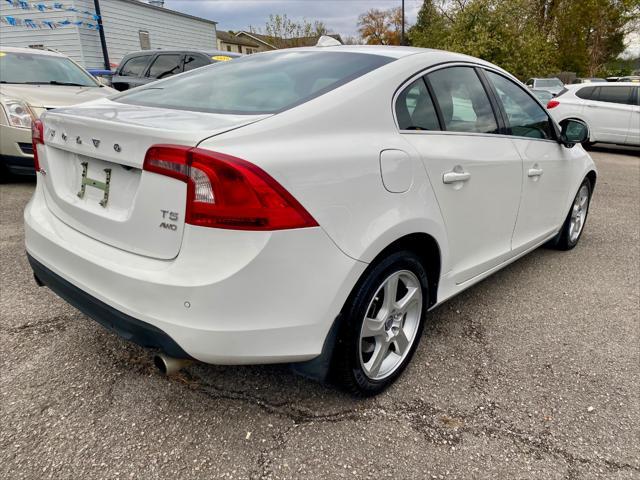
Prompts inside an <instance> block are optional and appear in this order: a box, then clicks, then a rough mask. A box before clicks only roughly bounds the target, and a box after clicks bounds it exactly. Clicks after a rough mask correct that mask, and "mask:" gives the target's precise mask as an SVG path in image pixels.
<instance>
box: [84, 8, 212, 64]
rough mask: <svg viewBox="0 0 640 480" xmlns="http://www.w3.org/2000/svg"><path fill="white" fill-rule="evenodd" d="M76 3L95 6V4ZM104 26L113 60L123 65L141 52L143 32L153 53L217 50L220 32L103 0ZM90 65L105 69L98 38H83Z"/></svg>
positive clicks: (177, 17) (154, 11)
mask: <svg viewBox="0 0 640 480" xmlns="http://www.w3.org/2000/svg"><path fill="white" fill-rule="evenodd" d="M76 3H84V4H87V5H93V1H92V0H76ZM100 10H101V11H102V23H103V26H104V33H105V37H106V39H107V48H108V51H109V60H110V61H111V62H112V63H119V62H120V60H122V57H124V56H125V55H126V54H127V53H130V52H135V51H137V50H140V49H141V47H140V36H139V32H140V30H145V31H147V32H149V39H150V43H151V48H152V49H154V50H155V49H163V50H168V49H186V48H195V49H199V50H216V48H217V41H216V28H215V24H214V23H212V22H207V21H204V20H197V19H194V18H187V17H183V16H181V15H175V14H173V13H171V11H163V10H164V9H158V8H152V7H149V6H148V5H146V4H143V3H139V2H132V1H130V0H129V1H128V0H101V2H100ZM82 42H83V50H84V51H85V57H86V59H87V64H89V63H91V64H94V63H96V62H97V63H98V64H97V65H96V67H101V66H102V50H101V48H100V39H99V37H98V36H97V35H96V38H95V40H93V41H92V40H91V37H89V36H87V37H86V38H85V37H84V36H83V37H82Z"/></svg>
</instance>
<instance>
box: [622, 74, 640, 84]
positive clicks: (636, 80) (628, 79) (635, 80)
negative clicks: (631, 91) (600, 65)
mask: <svg viewBox="0 0 640 480" xmlns="http://www.w3.org/2000/svg"><path fill="white" fill-rule="evenodd" d="M618 82H633V83H640V75H629V76H628V77H618Z"/></svg>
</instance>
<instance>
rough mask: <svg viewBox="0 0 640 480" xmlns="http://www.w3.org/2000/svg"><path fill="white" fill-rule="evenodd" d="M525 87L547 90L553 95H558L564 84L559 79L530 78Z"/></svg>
mask: <svg viewBox="0 0 640 480" xmlns="http://www.w3.org/2000/svg"><path fill="white" fill-rule="evenodd" d="M525 85H526V86H527V87H529V88H535V89H538V90H546V91H548V92H551V93H552V94H553V95H557V94H558V93H559V92H560V91H561V90H562V88H563V87H564V84H563V83H562V81H561V80H560V79H559V78H530V79H529V80H527V81H526V83H525Z"/></svg>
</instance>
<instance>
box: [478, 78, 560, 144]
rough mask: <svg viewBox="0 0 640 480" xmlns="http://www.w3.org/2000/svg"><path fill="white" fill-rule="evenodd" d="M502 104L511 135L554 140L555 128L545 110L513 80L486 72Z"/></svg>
mask: <svg viewBox="0 0 640 480" xmlns="http://www.w3.org/2000/svg"><path fill="white" fill-rule="evenodd" d="M485 74H486V76H487V78H488V79H489V81H490V82H491V83H492V84H493V86H494V88H495V89H496V92H497V93H498V97H499V99H500V101H501V102H502V106H503V108H504V111H505V113H506V114H507V120H508V121H509V125H508V126H509V128H510V130H511V134H512V135H515V136H518V137H529V138H540V139H552V138H554V134H553V127H552V126H551V121H550V120H549V116H548V115H547V113H546V112H545V111H544V109H543V108H542V107H541V106H540V105H539V104H538V102H536V101H535V100H534V99H533V98H531V97H530V96H529V94H528V93H527V92H525V91H524V90H522V89H521V88H520V87H519V86H518V85H516V84H515V83H513V82H512V81H511V80H509V79H507V78H505V77H503V76H502V75H498V74H497V73H494V72H490V71H485Z"/></svg>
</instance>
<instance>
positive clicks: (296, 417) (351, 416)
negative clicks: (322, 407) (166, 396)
mask: <svg viewBox="0 0 640 480" xmlns="http://www.w3.org/2000/svg"><path fill="white" fill-rule="evenodd" d="M178 379H179V381H182V382H183V383H187V384H188V385H189V386H190V387H191V388H193V389H195V390H197V391H199V392H201V393H203V394H205V395H207V396H208V397H210V398H214V399H225V400H236V401H241V402H245V403H248V404H250V405H253V406H256V407H258V408H260V409H261V410H263V411H265V412H268V413H272V414H275V415H279V416H281V417H285V418H287V419H289V420H291V421H292V422H293V423H294V425H302V424H305V423H310V422H317V423H322V422H326V423H332V422H342V421H345V420H355V419H357V418H360V415H359V413H358V412H357V411H355V410H349V409H347V410H342V411H339V412H334V413H326V414H318V413H315V412H313V411H311V410H310V409H307V408H304V407H300V406H297V405H295V404H294V403H292V402H289V401H283V402H273V401H269V400H266V399H264V398H262V397H259V396H257V395H252V394H250V393H247V392H245V391H242V390H231V389H228V388H222V387H219V386H216V385H213V384H211V383H208V382H205V381H203V380H202V379H201V378H198V377H195V376H193V375H191V374H188V373H186V372H184V373H182V374H181V377H178Z"/></svg>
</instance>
